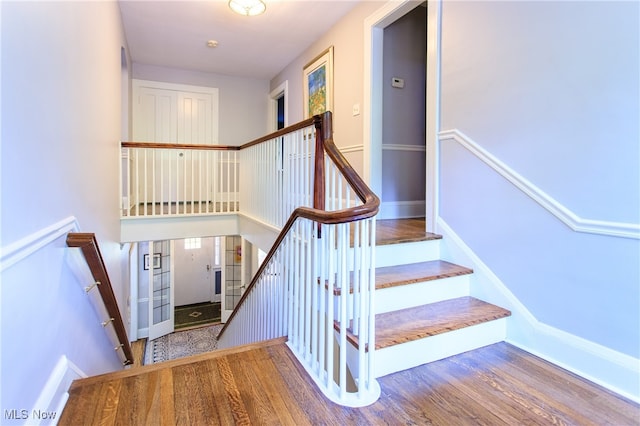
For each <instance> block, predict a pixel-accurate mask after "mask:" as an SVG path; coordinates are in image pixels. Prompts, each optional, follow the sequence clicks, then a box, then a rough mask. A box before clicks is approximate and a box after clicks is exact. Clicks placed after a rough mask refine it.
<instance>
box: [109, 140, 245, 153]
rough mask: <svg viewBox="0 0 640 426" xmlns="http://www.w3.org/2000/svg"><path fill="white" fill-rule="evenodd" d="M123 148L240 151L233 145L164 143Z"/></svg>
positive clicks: (141, 143) (127, 144) (148, 143)
mask: <svg viewBox="0 0 640 426" xmlns="http://www.w3.org/2000/svg"><path fill="white" fill-rule="evenodd" d="M120 146H121V147H122V148H149V149H154V148H159V149H179V150H180V149H193V150H202V151H239V150H240V147H239V146H231V145H198V144H193V143H162V142H120Z"/></svg>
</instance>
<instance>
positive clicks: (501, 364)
mask: <svg viewBox="0 0 640 426" xmlns="http://www.w3.org/2000/svg"><path fill="white" fill-rule="evenodd" d="M379 382H380V385H381V388H382V394H381V397H380V399H379V400H378V401H377V402H376V403H374V404H372V405H371V406H368V407H364V408H345V407H340V406H337V405H335V404H333V403H332V402H330V401H329V400H328V399H327V398H325V397H324V396H323V395H322V394H321V393H320V392H319V391H318V390H317V389H316V387H315V385H314V384H313V382H312V381H311V379H310V378H309V377H308V376H307V375H306V373H305V372H304V370H303V369H302V367H301V366H300V365H299V364H298V362H297V361H296V359H295V357H294V356H293V355H292V354H291V352H290V351H289V349H288V348H287V346H286V345H285V344H284V343H283V340H282V339H279V340H275V341H270V342H267V343H266V344H261V345H251V346H247V347H243V348H241V349H240V351H239V352H233V351H232V350H225V351H218V352H212V353H209V354H206V355H198V356H196V357H191V358H184V359H181V360H175V361H171V362H167V363H161V364H154V365H151V366H146V367H140V368H135V369H131V370H127V371H123V372H119V373H114V374H112V375H105V376H97V377H92V378H88V379H84V380H80V381H76V382H74V384H73V385H72V388H71V390H70V398H69V401H68V403H67V406H66V408H65V410H64V411H63V413H62V417H61V418H60V422H59V424H61V425H78V424H86V425H92V424H104V425H112V424H118V425H120V424H122V425H137V424H153V425H161V424H171V425H173V424H176V425H217V424H219V425H232V424H237V425H248V424H282V425H305V424H313V425H317V424H325V425H374V424H375V425H377V424H389V425H399V424H406V425H423V424H424V425H427V424H433V425H479V424H485V425H521V424H542V425H546V424H549V425H551V424H556V425H557V424H567V425H604V424H611V425H637V424H638V423H639V422H640V407H639V406H638V405H637V404H634V403H632V402H630V401H627V400H625V399H623V398H620V397H618V396H616V395H614V394H612V393H610V392H608V391H607V390H604V389H603V388H601V387H599V386H597V385H594V384H592V383H590V382H587V381H586V380H584V379H582V378H579V377H577V376H575V375H573V374H571V373H568V372H566V371H564V370H562V369H559V368H557V367H555V366H553V365H551V364H549V363H547V362H545V361H543V360H541V359H539V358H537V357H535V356H533V355H530V354H528V353H526V352H523V351H521V350H519V349H517V348H515V347H513V346H511V345H509V344H506V343H499V344H495V345H491V346H488V347H485V348H481V349H478V350H475V351H471V352H467V353H464V354H461V355H457V356H454V357H451V358H447V359H445V360H442V361H437V362H433V363H430V364H426V365H423V366H420V367H416V368H412V369H410V370H406V371H403V372H399V373H395V374H391V375H389V376H386V377H382V378H380V379H379Z"/></svg>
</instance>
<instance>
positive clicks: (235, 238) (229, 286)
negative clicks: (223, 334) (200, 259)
mask: <svg viewBox="0 0 640 426" xmlns="http://www.w3.org/2000/svg"><path fill="white" fill-rule="evenodd" d="M222 241H223V243H222V244H221V246H222V247H223V250H222V252H223V256H222V263H223V266H222V301H221V302H222V303H221V304H220V309H221V317H222V322H226V321H227V320H228V319H229V317H230V316H231V313H232V312H233V309H234V308H235V307H236V305H237V304H238V302H239V301H240V297H242V293H243V290H244V288H243V282H242V238H241V237H240V236H239V235H231V236H226V237H224V238H222Z"/></svg>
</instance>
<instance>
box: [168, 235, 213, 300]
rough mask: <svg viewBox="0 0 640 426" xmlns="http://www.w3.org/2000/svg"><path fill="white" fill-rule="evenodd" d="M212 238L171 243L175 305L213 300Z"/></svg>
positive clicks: (188, 239) (189, 239)
mask: <svg viewBox="0 0 640 426" xmlns="http://www.w3.org/2000/svg"><path fill="white" fill-rule="evenodd" d="M213 240H214V239H213V238H212V237H209V238H187V239H184V240H176V241H175V245H174V249H175V251H174V255H173V259H174V265H175V266H174V270H175V271H174V277H175V295H176V297H175V303H176V306H184V305H192V304H194V303H203V302H213V301H214V291H215V288H214V281H213V280H214V267H213V250H214V247H213Z"/></svg>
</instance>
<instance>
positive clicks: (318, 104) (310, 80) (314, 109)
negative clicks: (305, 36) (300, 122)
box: [302, 46, 333, 118]
mask: <svg viewBox="0 0 640 426" xmlns="http://www.w3.org/2000/svg"><path fill="white" fill-rule="evenodd" d="M302 72H303V76H302V81H303V84H304V88H303V90H302V93H303V96H304V103H303V105H304V118H309V117H311V116H314V115H316V114H322V113H323V112H325V111H332V110H333V46H330V47H329V48H328V49H327V50H325V51H324V52H322V53H321V54H320V55H319V56H317V57H316V58H315V59H314V60H312V61H311V62H309V63H308V64H307V65H305V66H304V68H303V71H302Z"/></svg>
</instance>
